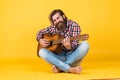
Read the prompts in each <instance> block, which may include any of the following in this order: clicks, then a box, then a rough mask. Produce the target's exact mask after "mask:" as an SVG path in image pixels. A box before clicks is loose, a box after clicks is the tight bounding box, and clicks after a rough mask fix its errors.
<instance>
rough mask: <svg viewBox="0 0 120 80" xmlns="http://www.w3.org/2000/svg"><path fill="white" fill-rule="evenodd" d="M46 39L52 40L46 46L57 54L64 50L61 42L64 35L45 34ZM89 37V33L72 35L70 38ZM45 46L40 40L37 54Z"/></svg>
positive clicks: (85, 38) (83, 38)
mask: <svg viewBox="0 0 120 80" xmlns="http://www.w3.org/2000/svg"><path fill="white" fill-rule="evenodd" d="M43 38H44V39H48V40H49V41H50V45H49V46H48V47H46V49H48V50H50V51H52V52H53V53H55V54H58V53H60V52H61V51H62V48H63V45H62V44H61V41H62V40H63V39H64V36H61V35H59V34H54V35H50V34H48V33H47V34H44V36H43ZM88 38H89V35H88V34H82V35H78V36H74V37H70V40H71V41H73V40H82V41H84V40H87V39H88ZM41 48H43V47H42V46H41V45H40V43H39V42H38V47H37V54H39V50H40V49H41Z"/></svg>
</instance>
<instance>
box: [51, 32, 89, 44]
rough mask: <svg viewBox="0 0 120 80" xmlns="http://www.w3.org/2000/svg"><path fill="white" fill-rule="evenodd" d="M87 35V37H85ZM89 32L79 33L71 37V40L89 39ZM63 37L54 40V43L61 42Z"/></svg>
mask: <svg viewBox="0 0 120 80" xmlns="http://www.w3.org/2000/svg"><path fill="white" fill-rule="evenodd" d="M85 37H86V38H85ZM88 37H89V36H88V34H83V35H78V36H73V37H70V40H71V41H73V40H87V39H88ZM62 40H63V39H58V40H53V41H52V45H55V44H60V43H61V42H62Z"/></svg>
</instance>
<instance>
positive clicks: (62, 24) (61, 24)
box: [56, 21, 66, 31]
mask: <svg viewBox="0 0 120 80" xmlns="http://www.w3.org/2000/svg"><path fill="white" fill-rule="evenodd" d="M56 27H57V29H58V30H59V31H63V30H65V28H66V23H65V21H60V22H58V23H57V24H56Z"/></svg>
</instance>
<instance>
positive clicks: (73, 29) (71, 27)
mask: <svg viewBox="0 0 120 80" xmlns="http://www.w3.org/2000/svg"><path fill="white" fill-rule="evenodd" d="M80 32H81V29H80V26H79V25H78V24H77V23H76V22H74V21H72V20H67V27H66V29H65V30H64V31H58V30H57V28H56V27H55V26H49V27H47V28H46V29H43V30H40V31H39V32H38V33H37V36H36V39H37V41H39V40H40V39H41V38H43V35H44V34H46V33H50V34H60V35H64V37H65V38H67V37H73V36H77V35H79V34H80ZM78 42H79V41H78V40H73V41H72V42H71V44H72V49H75V48H76V47H77V46H78V44H79V43H78ZM63 50H65V48H63Z"/></svg>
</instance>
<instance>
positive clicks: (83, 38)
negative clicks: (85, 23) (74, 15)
mask: <svg viewBox="0 0 120 80" xmlns="http://www.w3.org/2000/svg"><path fill="white" fill-rule="evenodd" d="M88 38H89V35H88V34H81V35H79V37H78V39H79V40H82V41H84V40H88Z"/></svg>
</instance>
